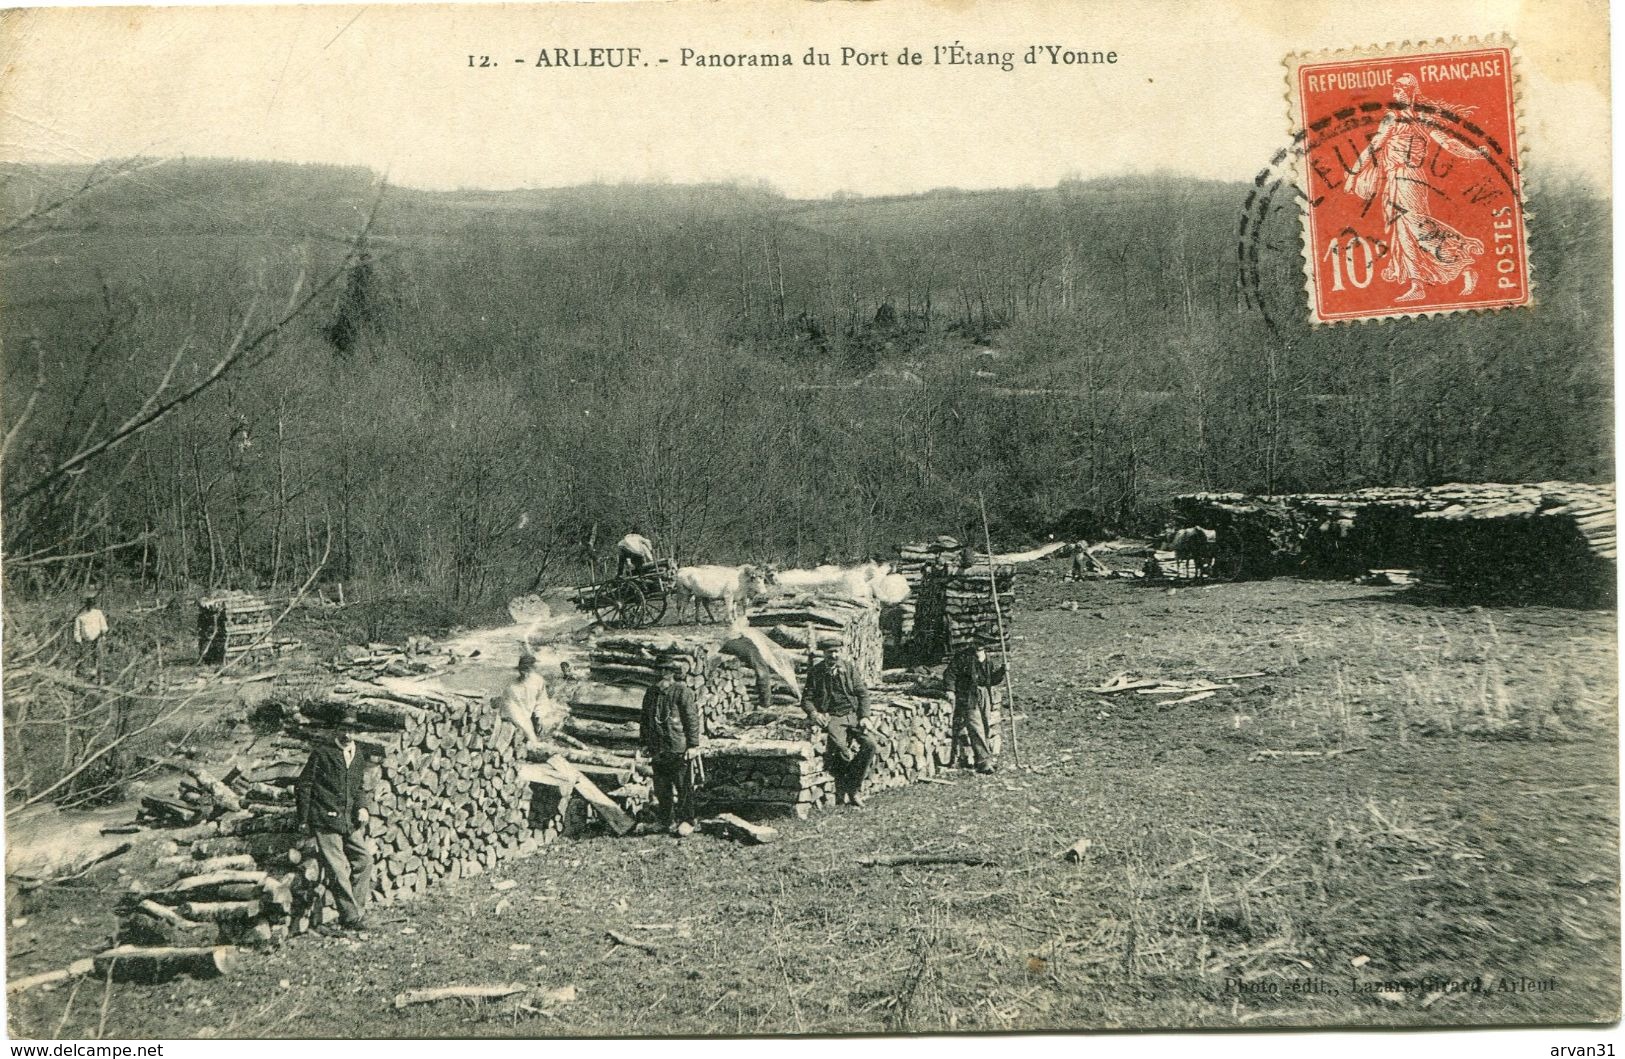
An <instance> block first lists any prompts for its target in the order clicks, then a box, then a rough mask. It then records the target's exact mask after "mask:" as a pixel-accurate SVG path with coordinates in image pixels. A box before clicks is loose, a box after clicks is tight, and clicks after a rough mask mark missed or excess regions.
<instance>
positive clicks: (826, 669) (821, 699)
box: [802, 640, 875, 806]
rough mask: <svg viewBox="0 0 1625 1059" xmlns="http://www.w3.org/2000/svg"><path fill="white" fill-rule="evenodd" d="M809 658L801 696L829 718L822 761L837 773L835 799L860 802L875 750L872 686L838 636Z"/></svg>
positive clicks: (825, 727)
mask: <svg viewBox="0 0 1625 1059" xmlns="http://www.w3.org/2000/svg"><path fill="white" fill-rule="evenodd" d="M808 653H809V654H811V647H810V646H809V648H808ZM809 661H810V665H809V666H808V669H807V690H806V693H805V694H804V695H803V697H802V702H803V703H804V705H805V706H806V707H808V708H809V709H812V710H815V711H817V712H818V713H821V714H823V715H824V716H825V717H826V718H827V720H826V721H825V722H824V723H823V727H824V730H825V731H826V732H827V733H828V735H829V742H828V743H827V744H826V750H825V753H824V767H825V768H827V769H828V770H829V773H830V775H831V776H832V777H834V779H835V804H836V805H840V804H842V803H843V802H844V803H845V804H847V805H852V806H862V805H863V794H862V790H863V781H864V779H865V778H866V777H867V776H868V775H869V762H870V761H872V760H873V759H874V756H875V741H874V740H873V739H871V738H870V737H869V689H868V688H867V687H865V686H864V684H863V676H862V674H860V673H859V672H858V667H857V665H856V664H854V663H853V662H852V660H851V659H849V658H846V657H845V652H844V651H842V649H841V645H840V643H838V642H837V641H834V640H831V641H829V642H828V643H826V644H825V645H824V656H823V657H822V658H819V659H817V660H816V661H813V660H809ZM843 749H844V750H846V751H847V753H845V754H843V753H842V750H843Z"/></svg>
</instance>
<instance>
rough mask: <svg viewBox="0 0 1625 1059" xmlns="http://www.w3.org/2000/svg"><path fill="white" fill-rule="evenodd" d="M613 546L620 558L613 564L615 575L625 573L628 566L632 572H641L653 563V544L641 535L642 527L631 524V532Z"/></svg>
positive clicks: (618, 575)
mask: <svg viewBox="0 0 1625 1059" xmlns="http://www.w3.org/2000/svg"><path fill="white" fill-rule="evenodd" d="M615 547H616V550H617V551H619V552H620V560H619V562H617V563H616V564H615V576H616V577H620V576H621V575H622V574H624V573H626V571H627V568H628V567H631V569H632V572H633V573H634V574H641V573H643V572H644V571H645V570H647V569H649V568H650V567H652V566H653V565H654V562H655V546H654V545H653V544H652V543H650V541H649V538H648V537H645V536H644V535H643V530H642V527H639V526H633V527H632V532H631V533H628V534H627V535H626V536H624V537H622V538H621V543H620V544H618V545H616V546H615Z"/></svg>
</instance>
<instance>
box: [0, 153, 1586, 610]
mask: <svg viewBox="0 0 1625 1059" xmlns="http://www.w3.org/2000/svg"><path fill="white" fill-rule="evenodd" d="M8 177H9V179H8V180H7V182H6V190H5V195H6V197H7V201H6V203H5V207H6V211H7V217H8V220H7V223H6V226H5V228H4V230H3V231H0V238H3V240H4V247H5V249H4V269H5V273H4V285H5V290H6V312H5V316H4V321H3V327H4V341H5V351H6V361H5V369H4V370H5V393H4V414H5V421H4V422H5V435H4V437H5V443H4V450H3V470H4V504H5V513H6V524H5V568H6V575H7V580H8V587H9V588H11V589H13V590H19V591H23V592H25V593H26V592H29V591H38V590H50V589H52V588H61V587H66V586H69V585H74V584H78V583H82V582H85V581H96V582H98V583H114V582H119V581H126V582H130V583H139V584H140V585H141V586H142V587H143V589H151V590H160V591H188V590H193V589H202V588H211V587H223V586H231V587H246V588H256V587H262V586H263V587H272V588H286V587H287V586H290V585H295V584H298V583H300V582H302V581H303V580H304V579H306V578H308V577H309V576H310V575H311V574H312V572H313V571H315V570H316V569H317V567H318V566H320V567H321V568H322V569H321V572H322V576H323V577H324V579H339V580H346V581H350V582H352V583H353V582H364V583H366V584H368V585H370V586H373V587H374V589H375V590H377V591H380V592H383V591H392V592H394V591H398V592H418V593H425V594H430V595H434V596H437V597H439V598H442V599H444V600H446V601H448V602H453V603H459V604H461V603H473V602H476V601H479V600H482V599H485V600H488V599H491V598H497V597H503V596H506V595H508V594H512V593H513V592H515V591H519V590H523V589H525V588H527V587H528V586H530V585H532V584H538V583H548V582H556V581H558V580H561V579H569V578H571V577H576V576H579V574H580V572H581V567H582V566H583V565H584V563H585V561H586V559H587V558H588V556H589V555H591V554H592V553H593V552H594V551H596V552H598V553H600V554H602V553H603V552H605V551H606V550H607V549H608V547H609V546H610V544H611V543H612V542H613V540H614V539H615V538H616V537H618V536H619V534H620V533H621V532H623V531H624V527H626V526H627V525H629V524H631V523H634V522H636V523H641V524H642V525H643V526H644V527H645V528H646V530H648V531H649V532H650V533H651V535H652V536H654V537H656V538H657V540H658V541H659V542H660V544H661V546H662V547H663V548H664V549H676V550H678V552H679V553H680V554H681V555H682V556H683V557H684V558H685V559H701V558H709V559H717V560H732V559H738V558H743V557H746V556H752V555H754V556H763V557H773V558H782V559H792V560H795V559H799V560H809V559H815V558H818V557H820V556H823V555H826V554H831V555H844V556H852V555H857V554H863V553H870V552H876V551H884V550H887V549H888V548H889V546H890V545H891V544H892V543H893V542H895V541H896V540H899V539H902V538H907V537H912V536H918V535H920V534H924V533H936V532H941V531H950V532H955V531H964V530H966V529H968V527H970V526H971V525H972V523H973V520H974V519H975V517H976V514H975V513H976V502H977V497H978V495H979V494H980V495H985V497H986V499H987V504H988V508H989V511H990V513H991V514H992V517H993V520H994V532H995V535H997V536H999V537H1000V538H1001V539H1009V540H1011V541H1014V540H1016V539H1018V538H1022V537H1033V536H1041V535H1043V534H1046V533H1049V532H1066V533H1087V534H1095V533H1099V532H1103V531H1106V530H1111V529H1123V530H1134V529H1143V528H1145V527H1147V526H1150V525H1153V524H1157V523H1159V522H1160V520H1161V518H1162V517H1163V516H1164V514H1165V512H1166V507H1165V501H1166V499H1167V498H1168V497H1169V496H1171V495H1172V494H1174V493H1176V492H1179V491H1182V490H1188V489H1192V488H1226V489H1244V490H1267V491H1287V490H1302V489H1330V488H1344V487H1354V486H1361V485H1369V484H1377V483H1434V482H1441V481H1448V480H1475V479H1476V480H1508V479H1542V478H1572V479H1607V478H1610V477H1611V475H1612V464H1611V455H1610V453H1611V442H1610V437H1609V433H1610V423H1611V418H1612V412H1611V405H1610V400H1611V398H1610V393H1611V359H1610V352H1609V341H1608V334H1609V324H1610V322H1609V320H1608V318H1607V315H1606V312H1607V310H1606V306H1604V305H1600V304H1596V303H1594V302H1593V301H1591V300H1588V293H1589V294H1594V292H1595V291H1596V289H1597V287H1596V282H1595V279H1596V277H1597V276H1599V275H1604V274H1606V269H1607V260H1608V253H1609V247H1608V236H1607V219H1608V211H1607V206H1606V204H1605V203H1603V202H1602V201H1600V200H1598V199H1596V198H1594V197H1591V196H1589V195H1587V194H1585V193H1583V192H1581V191H1579V190H1576V189H1572V188H1568V189H1563V188H1557V189H1553V184H1552V182H1550V181H1548V182H1547V184H1546V186H1547V188H1548V189H1549V190H1548V191H1547V192H1546V193H1545V194H1544V195H1543V196H1542V197H1541V198H1540V199H1539V200H1537V201H1536V202H1535V203H1533V213H1534V216H1535V217H1536V218H1538V220H1537V221H1535V222H1532V224H1531V229H1532V232H1533V234H1534V239H1533V247H1534V262H1535V275H1536V278H1537V283H1538V287H1537V296H1538V300H1539V302H1540V304H1539V306H1538V307H1537V308H1536V309H1535V310H1533V311H1518V312H1502V313H1495V314H1489V315H1480V316H1473V317H1456V318H1453V319H1452V320H1451V321H1450V322H1449V323H1448V325H1445V324H1444V323H1443V322H1442V321H1437V320H1416V321H1405V322H1398V323H1393V324H1384V325H1380V326H1374V325H1366V326H1355V327H1337V328H1324V329H1318V330H1313V331H1312V330H1310V329H1309V328H1308V327H1307V325H1304V324H1302V323H1301V322H1299V321H1300V320H1301V313H1300V314H1299V315H1298V316H1296V317H1290V318H1288V317H1283V316H1282V315H1281V314H1279V313H1277V314H1276V315H1275V317H1274V318H1273V319H1272V320H1270V321H1269V322H1268V323H1266V321H1265V319H1264V317H1263V316H1262V315H1261V313H1260V312H1259V311H1258V309H1257V307H1255V306H1252V305H1249V304H1248V302H1247V300H1246V299H1245V298H1244V297H1243V291H1242V290H1241V289H1240V287H1239V285H1238V282H1237V269H1236V265H1235V245H1234V241H1235V238H1236V236H1235V233H1236V228H1237V225H1236V221H1237V219H1238V217H1239V211H1240V208H1241V203H1242V199H1243V191H1242V188H1241V186H1240V185H1239V184H1238V185H1228V184H1217V183H1199V182H1191V181H1182V180H1175V179H1172V178H1166V179H1165V178H1134V179H1122V180H1116V181H1093V182H1087V183H1084V182H1067V183H1064V184H1063V185H1062V186H1060V187H1058V188H1054V189H1046V190H1029V189H1023V190H1015V191H999V192H958V191H953V190H943V191H937V192H932V193H929V194H925V195H920V196H912V197H906V198H890V199H861V198H853V197H842V198H840V199H836V200H829V201H817V202H809V201H797V200H791V199H786V198H783V197H782V196H779V195H777V194H775V193H774V192H773V191H772V190H771V189H767V188H749V187H666V186H653V187H651V186H626V187H620V186H594V187H583V188H575V189H568V190H561V191H555V192H510V193H493V192H466V193H444V194H430V193H425V192H416V191H410V190H405V189H397V188H386V187H382V186H380V185H379V184H378V183H377V182H376V181H375V180H374V178H373V177H371V176H370V175H369V174H367V173H365V172H361V171H357V170H343V169H332V168H321V167H295V166H280V165H270V164H260V163H227V162H169V163H164V164H154V163H150V162H139V163H125V164H121V165H118V166H113V167H104V168H102V169H99V170H90V171H86V170H66V169H63V170H44V171H38V170H32V171H27V172H25V171H21V170H17V171H13V172H10V173H8ZM1295 255H1296V248H1295V247H1290V248H1287V249H1286V250H1283V251H1282V252H1280V253H1278V254H1277V255H1276V256H1275V257H1274V258H1273V259H1272V261H1271V262H1270V264H1269V268H1270V269H1272V270H1273V271H1270V272H1269V273H1268V274H1267V275H1266V277H1265V283H1266V285H1269V284H1273V285H1275V286H1276V287H1278V288H1279V289H1282V290H1285V291H1289V292H1290V291H1294V290H1295V291H1297V292H1298V296H1300V297H1301V286H1302V284H1301V274H1298V273H1297V271H1296V270H1298V269H1299V268H1300V267H1301V266H1300V264H1299V262H1298V261H1297V259H1296V256H1295ZM324 555H327V556H328V557H327V559H326V561H325V563H324V562H323V561H322V557H323V556H324Z"/></svg>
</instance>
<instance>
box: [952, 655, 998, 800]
mask: <svg viewBox="0 0 1625 1059" xmlns="http://www.w3.org/2000/svg"><path fill="white" fill-rule="evenodd" d="M944 676H945V682H946V683H947V684H948V685H949V686H950V687H952V688H953V689H954V735H953V747H954V751H953V753H954V759H955V764H957V765H958V766H959V767H960V768H966V767H968V766H967V765H966V763H965V759H964V753H965V747H966V746H969V747H970V752H971V756H972V760H974V761H975V763H976V771H977V772H981V773H984V774H986V773H991V772H993V771H994V768H995V765H994V762H993V748H992V745H991V744H990V743H989V740H988V729H989V728H990V727H991V722H992V716H993V689H994V688H996V687H998V686H999V685H1000V684H1002V683H1004V666H1003V665H1001V664H999V663H997V662H995V661H993V660H992V659H991V658H989V657H988V654H987V647H986V642H985V641H981V642H977V643H965V644H961V645H960V647H959V650H958V651H957V652H956V653H955V654H954V659H953V661H952V662H950V663H949V665H948V672H947V673H946V674H945V675H944Z"/></svg>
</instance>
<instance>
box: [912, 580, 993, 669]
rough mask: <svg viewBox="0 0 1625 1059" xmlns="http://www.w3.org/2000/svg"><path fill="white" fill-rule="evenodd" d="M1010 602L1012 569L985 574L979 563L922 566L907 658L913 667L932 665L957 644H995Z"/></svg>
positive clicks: (954, 649)
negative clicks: (959, 566) (924, 568)
mask: <svg viewBox="0 0 1625 1059" xmlns="http://www.w3.org/2000/svg"><path fill="white" fill-rule="evenodd" d="M995 586H997V592H998V603H997V605H995V604H994V599H993V597H994V590H995ZM1015 602H1016V596H1015V567H1013V566H1002V565H1001V566H994V567H992V568H991V576H990V568H989V567H988V566H987V565H985V564H982V565H977V566H970V567H965V568H963V569H961V568H953V567H946V566H939V567H935V568H928V569H927V570H926V571H925V573H924V576H923V577H922V578H921V580H920V587H919V592H918V602H917V604H916V607H915V611H914V632H913V635H912V636H911V638H910V641H909V657H910V660H911V661H912V662H913V663H914V664H916V665H934V664H936V663H939V662H942V661H944V660H946V659H948V658H951V657H952V656H953V653H954V651H956V650H957V649H958V648H959V647H960V645H962V644H967V643H971V644H974V643H976V642H977V641H978V640H984V641H987V642H992V643H997V642H998V640H999V638H1000V636H1001V634H1002V635H1005V636H1008V635H1009V625H1010V620H1011V611H1012V609H1013V608H1014V606H1015ZM1001 620H1002V622H1003V627H1002V628H1001V626H1000V622H1001Z"/></svg>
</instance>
